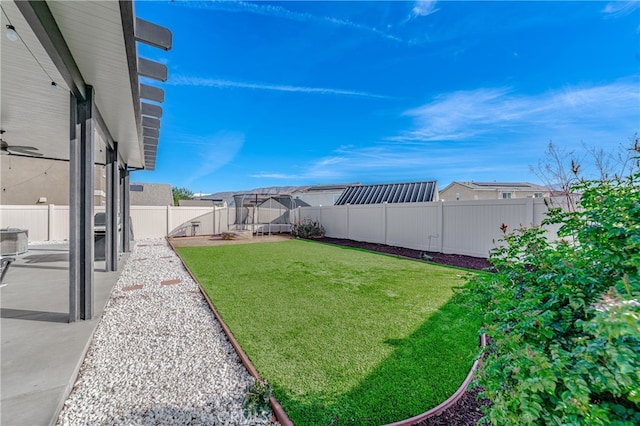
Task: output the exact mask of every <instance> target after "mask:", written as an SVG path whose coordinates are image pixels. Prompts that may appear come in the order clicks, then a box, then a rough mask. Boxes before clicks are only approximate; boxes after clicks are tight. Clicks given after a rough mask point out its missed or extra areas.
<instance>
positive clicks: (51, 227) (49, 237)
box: [47, 204, 56, 241]
mask: <svg viewBox="0 0 640 426" xmlns="http://www.w3.org/2000/svg"><path fill="white" fill-rule="evenodd" d="M54 210H55V205H53V204H49V217H48V219H49V221H48V222H49V229H47V241H51V240H52V239H53V235H54V234H53V231H54V229H56V228H55V226H56V219H55V213H54Z"/></svg>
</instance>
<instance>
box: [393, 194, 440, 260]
mask: <svg viewBox="0 0 640 426" xmlns="http://www.w3.org/2000/svg"><path fill="white" fill-rule="evenodd" d="M386 209H387V213H386V218H387V221H386V222H387V234H386V244H388V245H392V246H398V247H407V248H411V249H415V250H425V251H438V250H439V248H440V229H439V227H438V223H439V219H438V215H439V209H440V206H439V204H438V203H419V204H413V205H407V204H388V205H387V207H386Z"/></svg>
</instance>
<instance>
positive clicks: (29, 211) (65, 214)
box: [0, 204, 228, 241]
mask: <svg viewBox="0 0 640 426" xmlns="http://www.w3.org/2000/svg"><path fill="white" fill-rule="evenodd" d="M95 211H96V213H98V212H104V207H96V209H95ZM227 219H228V216H227V209H226V208H222V207H216V208H214V207H174V206H166V207H165V206H131V222H132V225H133V226H132V227H133V235H134V237H135V238H136V239H141V238H156V237H164V236H167V235H175V236H189V235H193V234H194V233H195V235H211V234H220V233H221V232H226V231H227V230H228V225H227ZM0 228H20V229H27V230H29V241H63V240H67V239H68V238H69V206H56V205H53V204H50V205H36V206H33V205H24V206H0Z"/></svg>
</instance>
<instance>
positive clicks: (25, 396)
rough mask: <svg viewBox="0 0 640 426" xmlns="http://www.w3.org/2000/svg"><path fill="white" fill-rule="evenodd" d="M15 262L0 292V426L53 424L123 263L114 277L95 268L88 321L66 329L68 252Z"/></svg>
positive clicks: (45, 248) (38, 249)
mask: <svg viewBox="0 0 640 426" xmlns="http://www.w3.org/2000/svg"><path fill="white" fill-rule="evenodd" d="M16 258H17V259H16V261H15V262H14V263H13V264H12V265H11V268H10V269H9V271H8V272H7V275H6V276H5V279H4V282H3V287H2V288H1V289H0V306H1V309H0V310H1V319H0V337H1V340H2V346H1V350H0V361H1V364H2V370H1V376H2V379H1V387H0V394H1V397H2V401H1V406H0V424H1V425H7V426H14V425H16V426H18V425H28V426H33V425H49V424H55V422H56V418H57V415H58V412H59V411H60V409H61V408H62V404H63V403H64V401H65V399H66V397H67V395H68V393H69V392H70V390H71V386H72V385H73V382H74V381H75V377H76V375H77V372H78V369H79V368H80V365H81V363H82V360H83V358H84V355H85V352H86V350H87V348H88V347H89V343H90V341H91V337H92V335H93V332H94V330H95V328H96V326H97V325H98V322H99V321H100V316H101V315H102V312H103V310H104V307H105V305H106V303H107V300H108V299H109V295H110V293H111V289H112V288H113V286H114V284H115V283H116V281H117V279H118V276H119V274H120V272H121V270H122V266H123V265H124V260H125V259H124V258H123V257H121V259H120V262H119V266H120V268H119V269H120V271H118V272H103V270H104V262H96V264H95V267H96V269H95V312H96V314H95V316H94V319H92V320H90V321H79V322H76V323H68V312H69V302H68V300H69V270H68V266H69V251H68V246H67V245H63V244H58V245H53V244H46V245H35V246H30V248H29V251H28V252H27V253H25V254H22V255H19V256H16Z"/></svg>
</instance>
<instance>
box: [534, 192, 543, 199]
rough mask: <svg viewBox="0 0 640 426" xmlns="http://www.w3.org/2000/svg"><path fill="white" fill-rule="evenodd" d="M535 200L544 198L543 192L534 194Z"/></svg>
mask: <svg viewBox="0 0 640 426" xmlns="http://www.w3.org/2000/svg"><path fill="white" fill-rule="evenodd" d="M533 198H542V192H536V193H534V194H533Z"/></svg>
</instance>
